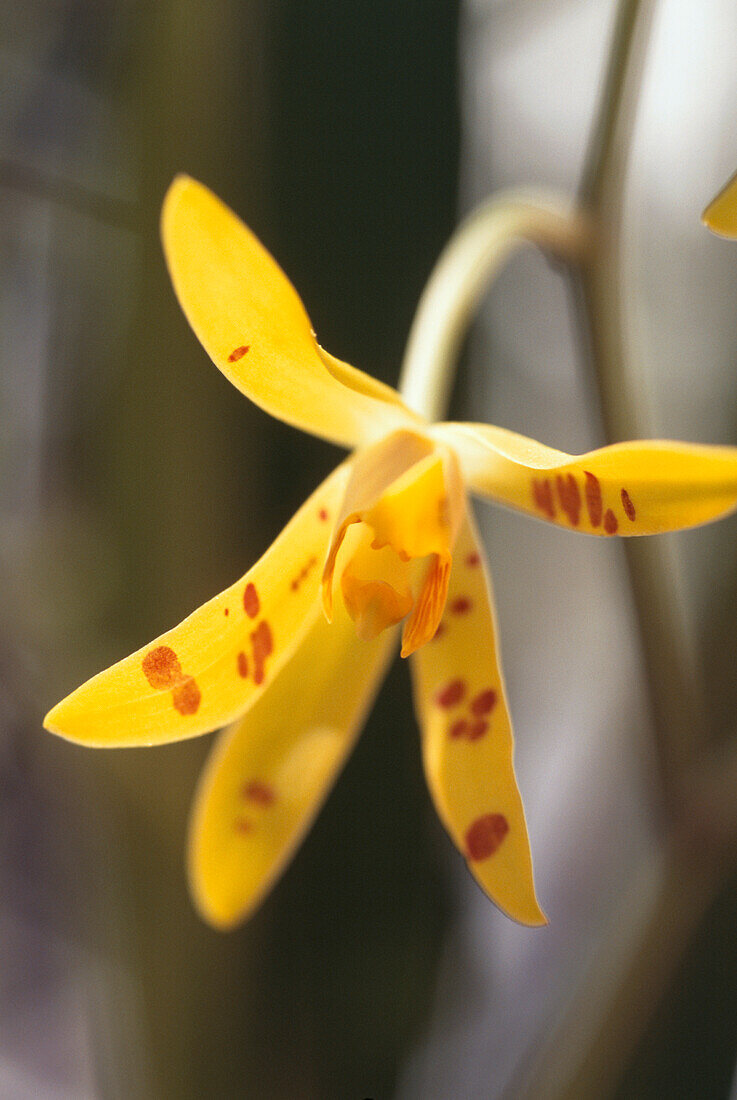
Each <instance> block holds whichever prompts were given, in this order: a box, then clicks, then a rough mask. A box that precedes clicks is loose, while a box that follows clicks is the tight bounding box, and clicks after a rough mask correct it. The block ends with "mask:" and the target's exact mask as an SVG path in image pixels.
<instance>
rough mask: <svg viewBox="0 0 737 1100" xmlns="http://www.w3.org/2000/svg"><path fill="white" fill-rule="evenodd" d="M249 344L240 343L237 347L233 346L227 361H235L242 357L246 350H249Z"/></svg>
mask: <svg viewBox="0 0 737 1100" xmlns="http://www.w3.org/2000/svg"><path fill="white" fill-rule="evenodd" d="M249 348H250V344H241V346H240V347H239V348H233V350H232V351H231V353H230V355H229V356H228V362H229V363H237V362H238V360H239V359H242V358H243V356H244V355H245V354H246V352H247V351H248V350H249Z"/></svg>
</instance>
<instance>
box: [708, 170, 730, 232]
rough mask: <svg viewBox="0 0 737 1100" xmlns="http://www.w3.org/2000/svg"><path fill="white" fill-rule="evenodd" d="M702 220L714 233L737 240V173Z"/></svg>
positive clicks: (710, 205)
mask: <svg viewBox="0 0 737 1100" xmlns="http://www.w3.org/2000/svg"><path fill="white" fill-rule="evenodd" d="M701 220H702V222H703V223H704V225H706V226H708V227H709V229H711V231H712V233H718V234H719V236H720V237H728V238H729V239H730V240H737V175H735V176H732V179H731V180H730V181H729V183H727V184H725V186H724V187H723V188H722V190H721V191H720V192H719V194H718V195H717V196H716V198H714V199H712V201H711V202H710V203H709V205H708V206H707V208H706V210H705V211H704V213H703V214H702V215H701Z"/></svg>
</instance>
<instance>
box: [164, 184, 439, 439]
mask: <svg viewBox="0 0 737 1100" xmlns="http://www.w3.org/2000/svg"><path fill="white" fill-rule="evenodd" d="M161 235H162V240H163V245H164V252H165V254H166V260H167V263H168V265H169V272H170V274H171V278H172V282H173V284H174V289H175V291H176V294H177V297H178V299H179V302H180V305H181V307H182V309H183V310H184V313H185V315H186V316H187V319H188V320H189V323H190V325H191V326H192V328H193V329H194V332H195V334H196V335H197V337H198V338H199V340H200V342H201V343H202V345H203V347H204V348H205V350H206V352H207V353H208V355H209V356H210V358H211V359H212V361H213V362H214V363H215V366H216V367H218V369H219V370H221V371H222V372H223V374H224V375H225V376H226V378H229V379H230V381H231V382H232V383H233V384H234V385H235V386H237V387H238V389H239V390H241V392H242V393H245V394H246V396H247V397H249V398H250V399H251V400H252V401H254V402H255V403H256V404H257V405H260V406H261V408H262V409H265V410H266V412H268V413H270V414H271V415H272V416H277V417H279V418H280V419H281V420H285V421H286V422H287V423H288V424H293V425H295V426H296V427H298V428H302V429H303V430H304V431H307V432H312V433H314V434H315V435H320V436H323V437H324V438H326V439H329V440H332V441H333V442H334V443H338V444H341V445H342V446H346V447H353V446H356V445H357V444H363V443H367V442H369V441H371V440H374V439H378V438H379V437H381V436H382V435H383V434H385V433H386V432H387V431H391V430H393V429H395V428H398V427H401V426H403V425H412V424H418V423H420V421H419V418H418V417H417V416H416V414H414V413H412V412H410V410H409V409H408V408H407V407H406V406H405V405H404V404H403V402H402V400H401V398H400V396H399V394H398V393H396V391H395V390H392V389H391V388H390V387H389V386H385V385H383V383H381V382H377V381H376V380H375V379H373V378H370V377H369V376H368V375H365V374H363V373H362V372H361V371H359V370H357V369H356V368H355V367H351V366H349V365H348V364H347V363H342V362H341V361H340V360H338V359H334V358H333V357H332V356H331V355H329V354H328V353H327V352H324V351H323V349H321V348H320V347H318V344H317V341H316V340H315V335H314V333H313V331H312V325H311V324H310V319H309V317H308V316H307V313H306V312H305V308H304V306H303V305H302V302H301V301H300V298H299V296H298V294H297V292H296V290H295V289H294V287H293V286H292V284H291V283H290V282H289V280H288V279H287V277H286V276H285V275H284V273H283V271H282V270H281V268H280V267H279V266H278V265H277V263H276V262H275V261H274V259H273V258H272V257H271V256H270V254H269V253H268V252H267V251H266V249H265V248H264V247H263V245H262V244H261V243H260V242H259V241H258V240H257V239H256V237H255V236H254V235H253V233H251V231H250V230H249V229H247V228H246V226H245V225H244V224H243V223H242V222H241V221H240V220H239V219H238V218H237V217H236V216H235V214H233V212H232V211H231V210H229V209H228V207H227V206H225V205H224V204H223V203H222V202H221V201H220V200H219V199H218V198H216V197H215V195H213V194H212V192H211V191H209V190H208V189H207V188H206V187H203V185H202V184H200V183H197V182H196V181H195V180H192V179H189V178H188V177H187V176H179V177H177V179H175V180H174V182H173V183H172V185H171V187H170V188H169V191H168V192H167V195H166V198H165V200H164V207H163V210H162V215H161Z"/></svg>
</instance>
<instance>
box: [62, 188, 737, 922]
mask: <svg viewBox="0 0 737 1100" xmlns="http://www.w3.org/2000/svg"><path fill="white" fill-rule="evenodd" d="M162 236H163V244H164V251H165V253H166V258H167V262H168V265H169V270H170V273H171V277H172V280H173V283H174V288H175V290H176V293H177V296H178V298H179V301H180V303H181V305H182V308H183V310H184V312H185V314H186V316H187V318H188V320H189V322H190V324H191V326H192V328H193V329H194V331H195V333H196V334H197V336H198V337H199V339H200V340H201V342H202V344H203V345H204V347H205V349H206V350H207V352H208V354H209V355H210V357H211V358H212V359H213V361H214V363H215V364H216V366H217V367H219V369H220V370H221V371H223V373H224V374H225V375H226V376H227V377H228V378H229V379H230V380H231V381H232V382H233V383H234V384H235V385H236V386H237V387H238V388H239V389H240V390H242V391H243V392H244V393H245V394H246V395H247V396H248V397H250V398H251V399H252V400H253V401H255V402H256V403H257V404H259V405H260V406H261V407H262V408H264V409H265V410H266V411H267V412H269V413H271V414H272V415H274V416H278V417H280V418H281V419H282V420H285V421H287V422H288V423H290V424H294V425H295V426H297V427H299V428H302V429H303V430H305V431H308V432H314V433H315V434H317V435H321V436H323V437H325V438H326V439H328V440H331V441H333V442H334V443H338V444H342V445H343V446H345V447H349V448H358V449H357V450H356V451H355V452H354V454H353V455H352V456H351V457H349V458H348V459H347V460H346V461H345V462H344V463H343V464H342V465H341V466H339V467H338V468H337V469H336V470H335V471H334V472H333V473H332V474H331V475H330V476H329V477H328V478H327V480H326V481H325V482H323V484H322V485H321V486H320V487H319V488H318V489H317V491H316V492H315V493H314V494H313V495H312V496H311V497H310V498H309V500H308V501H307V502H306V503H305V504H304V505H303V506H302V507H301V508H300V509H299V511H298V512H297V514H296V515H295V516H294V517H293V519H292V520H291V521H290V523H289V524H288V525H287V527H286V528H285V529H284V531H283V532H282V534H281V535H280V536H279V537H278V538H277V540H276V542H275V543H274V544H273V546H271V548H270V549H269V550H267V552H266V553H265V554H264V556H263V557H262V558H261V559H260V560H259V561H258V562H257V563H256V564H255V565H254V566H253V568H252V569H250V570H249V571H248V572H247V573H246V574H245V575H244V576H243V577H241V579H240V580H238V581H236V583H235V584H234V585H232V586H231V587H230V588H228V589H227V590H226V591H225V592H222V593H221V594H220V595H218V596H215V597H214V599H212V600H210V601H209V602H208V603H206V604H205V605H204V606H203V607H201V608H199V610H197V611H195V612H194V613H193V614H192V615H190V616H189V618H187V619H185V621H184V622H183V623H181V624H180V625H179V626H177V627H175V628H174V629H173V630H170V631H168V632H167V633H165V634H163V635H161V637H159V638H157V639H156V640H155V641H153V642H151V643H150V644H149V645H146V646H144V647H143V648H142V649H140V650H138V652H137V653H134V654H133V655H132V656H130V657H127V658H126V659H125V660H123V661H120V662H119V663H118V664H116V665H113V667H112V668H110V669H108V670H107V671H106V672H102V673H100V674H99V675H98V676H95V677H93V679H91V680H89V681H88V682H87V683H86V684H83V685H82V687H80V688H78V689H77V690H76V691H75V692H73V693H72V694H71V695H70V696H69V697H68V698H66V699H65V700H64V701H63V702H61V703H59V704H58V705H57V706H56V707H54V708H53V710H52V711H51V712H50V713H49V714H48V715H47V717H46V720H45V725H46V728H47V729H49V730H50V731H51V732H53V733H57V734H59V735H61V736H62V737H66V738H68V739H70V740H72V741H76V742H79V743H81V744H85V745H90V746H99V747H116V746H127V745H154V744H163V743H165V742H168V741H176V740H180V739H182V738H187V737H195V736H198V735H199V734H204V733H207V732H209V731H211V730H213V729H216V728H218V727H220V726H223V725H225V724H227V723H234V724H233V725H231V726H230V728H229V729H227V730H226V731H225V732H224V733H223V734H222V735H221V737H220V739H219V740H218V742H217V744H216V745H215V747H214V750H213V752H212V755H211V757H210V760H209V763H208V765H207V767H206V768H205V771H204V774H203V776H202V779H201V781H200V783H199V788H198V791H197V795H196V799H195V804H194V810H193V814H192V824H191V832H190V840H189V875H190V882H191V887H192V892H193V896H194V899H195V902H196V904H197V906H198V908H199V910H200V912H201V913H202V914H203V916H204V917H205V918H206V919H207V920H209V921H210V922H211V923H212V924H213V925H215V926H216V927H219V928H229V927H231V926H233V925H234V924H235V923H237V922H238V921H239V920H241V919H243V918H244V917H245V916H246V915H247V914H249V913H250V912H251V911H252V910H253V908H254V907H255V906H256V905H257V904H258V902H259V901H260V900H261V898H262V897H263V896H264V894H265V893H266V891H267V890H268V889H269V888H270V887H271V885H272V884H273V883H274V881H275V879H276V878H277V876H278V875H279V874H280V872H281V871H282V870H283V868H284V866H285V864H286V862H287V860H288V859H289V857H290V856H291V854H292V852H293V851H294V849H295V847H296V845H297V844H298V843H299V841H300V839H301V838H302V836H303V834H304V833H305V831H306V829H307V828H308V827H309V825H310V822H311V821H312V818H313V817H314V815H315V813H316V812H317V810H318V808H319V806H320V804H321V802H322V800H323V799H324V798H325V795H326V793H327V791H328V790H329V788H330V786H331V784H332V782H333V780H334V778H335V776H336V773H337V772H338V770H339V769H340V767H341V765H342V764H343V761H344V760H345V758H346V755H347V753H348V752H349V751H350V748H351V746H352V744H353V740H354V737H355V735H356V731H357V729H358V728H359V727H360V725H361V722H362V720H363V716H364V714H365V712H366V709H367V707H368V706H369V704H370V702H371V699H372V696H373V695H374V692H375V691H376V689H377V686H378V684H379V681H380V680H381V677H382V675H383V674H384V671H385V669H386V667H387V663H388V661H389V660H390V657H391V655H392V651H393V648H394V646H395V642H396V636H397V632H398V629H399V624H400V623H403V627H402V654H403V655H404V656H407V655H409V654H411V655H412V666H413V667H412V670H413V677H414V688H415V701H416V709H417V714H418V718H419V723H420V726H421V728H422V747H423V758H424V766H425V770H426V774H427V780H428V783H429V786H430V790H431V792H432V795H433V798H434V800H435V804H436V806H437V809H438V812H439V814H440V817H441V818H442V820H443V822H444V824H445V826H446V828H447V830H448V832H449V833H450V835H451V837H452V838H453V840H454V842H455V843H456V845H457V846H458V848H459V849H460V851H461V852H462V853H463V855H464V857H465V858H466V860H467V861H468V864H469V866H470V869H471V871H472V872H473V874H474V876H475V877H476V879H477V880H478V882H479V883H480V884H481V886H482V887H483V888H484V890H485V891H486V892H487V893H488V895H489V896H490V897H491V898H492V900H493V901H494V902H496V904H497V905H498V906H499V907H500V908H501V909H502V910H503V911H504V912H505V913H507V914H509V916H511V917H513V918H514V919H516V920H518V921H521V922H523V923H525V924H529V925H537V924H542V923H544V922H545V917H544V915H543V913H542V911H541V909H540V906H539V904H538V901H537V898H536V896H535V888H534V884H533V877H532V861H531V857H530V846H529V841H528V835H527V827H526V824H525V817H524V811H523V807H522V801H521V798H520V794H519V791H518V788H517V782H516V779H515V774H514V768H513V760H512V755H513V740H512V727H511V723H510V719H509V713H508V710H507V704H506V699H505V691H504V683H503V680H502V674H501V669H500V665H499V658H498V653H497V648H496V643H495V635H496V628H495V622H494V605H493V598H492V592H491V587H490V583H489V578H488V574H487V571H486V568H485V565H484V555H483V551H482V548H481V545H480V543H479V539H478V536H477V534H476V531H475V528H474V524H473V519H472V516H471V513H470V510H469V508H468V505H467V501H466V492H467V491H469V490H470V491H471V492H475V493H478V494H479V495H481V496H483V497H490V498H492V499H494V500H496V501H500V502H501V503H503V504H506V505H509V506H511V507H513V508H518V509H521V510H522V511H524V512H528V513H529V514H530V515H532V516H535V517H537V518H538V519H541V520H545V521H546V522H549V523H554V524H558V525H559V526H562V527H566V528H568V529H570V530H573V531H581V532H584V533H586V534H593V535H601V536H603V537H610V536H613V535H643V534H653V533H656V532H659V531H668V530H674V529H676V528H683V527H690V526H693V525H695V524H699V523H705V522H707V521H708V520H712V519H715V518H716V517H718V516H721V515H724V514H725V513H726V512H728V511H730V510H731V509H732V508H734V507H735V505H737V449H735V448H727V447H706V446H695V445H694V446H691V445H687V444H682V443H667V442H643V443H619V444H615V445H614V446H610V447H603V448H601V449H600V450H596V451H592V452H590V453H589V454H585V455H581V456H578V457H573V456H571V455H567V454H564V453H563V452H561V451H556V450H552V449H551V448H549V447H545V446H543V445H541V444H540V443H536V442H534V441H533V440H530V439H525V438H524V437H522V436H520V435H517V434H515V433H513V432H509V431H505V430H504V429H502V428H495V427H491V426H489V425H485V424H453V423H445V424H436V425H431V424H429V423H427V422H425V421H424V420H423V419H422V418H420V417H419V416H418V415H417V414H415V413H414V412H412V410H411V409H409V408H408V407H407V406H406V405H405V404H404V403H403V401H402V399H401V397H400V396H399V394H398V393H397V392H395V391H394V390H393V389H391V388H390V387H388V386H385V385H382V384H381V383H379V382H377V381H374V380H373V379H371V378H370V377H368V376H367V375H365V374H363V373H361V372H360V371H358V370H356V369H354V368H353V367H351V366H348V365H347V364H346V363H342V362H340V361H339V360H337V359H335V358H333V357H332V356H331V355H329V354H328V353H327V352H326V351H324V350H323V349H322V348H321V347H320V346H319V345H318V344H317V342H316V339H315V336H314V334H313V331H312V327H311V325H310V321H309V318H308V316H307V314H306V312H305V310H304V307H303V305H302V303H301V301H300V299H299V297H298V296H297V293H296V292H295V290H294V288H293V287H292V286H291V284H290V283H289V281H288V280H287V278H286V277H285V275H284V274H283V273H282V271H281V270H280V268H279V267H278V266H277V265H276V263H275V262H274V260H273V259H272V257H271V256H270V255H269V254H268V252H267V251H266V250H265V249H264V248H263V246H262V245H261V244H260V243H259V242H258V240H257V239H256V238H255V237H254V236H253V234H252V233H251V232H250V231H249V230H248V229H247V228H246V227H245V226H244V225H243V224H242V223H241V222H240V221H239V220H238V219H237V218H236V217H235V215H234V214H233V213H232V212H231V211H230V210H229V209H228V208H227V207H226V206H224V205H223V204H222V203H221V202H220V201H219V200H218V199H217V198H216V197H215V196H214V195H213V194H212V193H211V192H210V191H208V190H207V189H206V188H205V187H203V186H202V185H201V184H199V183H196V182H194V181H193V180H191V179H188V178H185V177H180V178H178V179H177V180H175V181H174V183H173V184H172V186H171V188H170V190H169V192H168V194H167V196H166V200H165V202H164V208H163V214H162Z"/></svg>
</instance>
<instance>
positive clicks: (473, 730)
mask: <svg viewBox="0 0 737 1100" xmlns="http://www.w3.org/2000/svg"><path fill="white" fill-rule="evenodd" d="M488 728H489V723H488V722H487V721H486V719H484V718H479V720H478V721H477V722H474V723H473V724H472V725H471V726H470V728H469V730H468V740H469V741H478V739H479V738H480V737H483V736H484V734H485V733H486V731H487V730H488Z"/></svg>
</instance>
